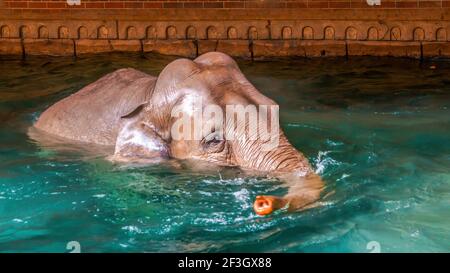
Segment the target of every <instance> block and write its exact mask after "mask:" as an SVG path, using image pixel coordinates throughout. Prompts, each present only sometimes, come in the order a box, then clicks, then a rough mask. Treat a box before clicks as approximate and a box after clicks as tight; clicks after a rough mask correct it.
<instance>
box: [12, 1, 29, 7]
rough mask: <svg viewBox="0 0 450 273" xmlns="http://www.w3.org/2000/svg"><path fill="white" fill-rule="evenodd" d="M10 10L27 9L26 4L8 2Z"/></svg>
mask: <svg viewBox="0 0 450 273" xmlns="http://www.w3.org/2000/svg"><path fill="white" fill-rule="evenodd" d="M8 6H9V7H10V8H26V7H28V3H27V2H8Z"/></svg>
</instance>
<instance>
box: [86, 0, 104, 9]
mask: <svg viewBox="0 0 450 273" xmlns="http://www.w3.org/2000/svg"><path fill="white" fill-rule="evenodd" d="M86 8H88V9H103V8H105V3H100V2H96V3H86Z"/></svg>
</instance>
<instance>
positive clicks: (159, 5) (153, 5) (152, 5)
mask: <svg viewBox="0 0 450 273" xmlns="http://www.w3.org/2000/svg"><path fill="white" fill-rule="evenodd" d="M162 7H163V5H162V3H156V2H155V3H144V8H146V9H160V8H162Z"/></svg>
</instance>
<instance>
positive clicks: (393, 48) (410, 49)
mask: <svg viewBox="0 0 450 273" xmlns="http://www.w3.org/2000/svg"><path fill="white" fill-rule="evenodd" d="M347 52H348V55H349V56H392V57H411V58H420V57H421V50H420V42H395V41H348V42H347Z"/></svg>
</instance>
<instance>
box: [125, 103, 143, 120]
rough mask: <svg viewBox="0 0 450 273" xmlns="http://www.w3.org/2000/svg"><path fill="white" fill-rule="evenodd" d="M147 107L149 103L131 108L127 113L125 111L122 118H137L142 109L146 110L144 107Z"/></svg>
mask: <svg viewBox="0 0 450 273" xmlns="http://www.w3.org/2000/svg"><path fill="white" fill-rule="evenodd" d="M145 105H147V102H144V103H141V104H139V105H138V106H136V107H135V108H131V107H130V109H128V110H127V111H124V113H123V115H122V116H121V117H120V118H132V117H134V116H136V115H137V114H139V113H140V112H141V111H142V109H144V106H145Z"/></svg>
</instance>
